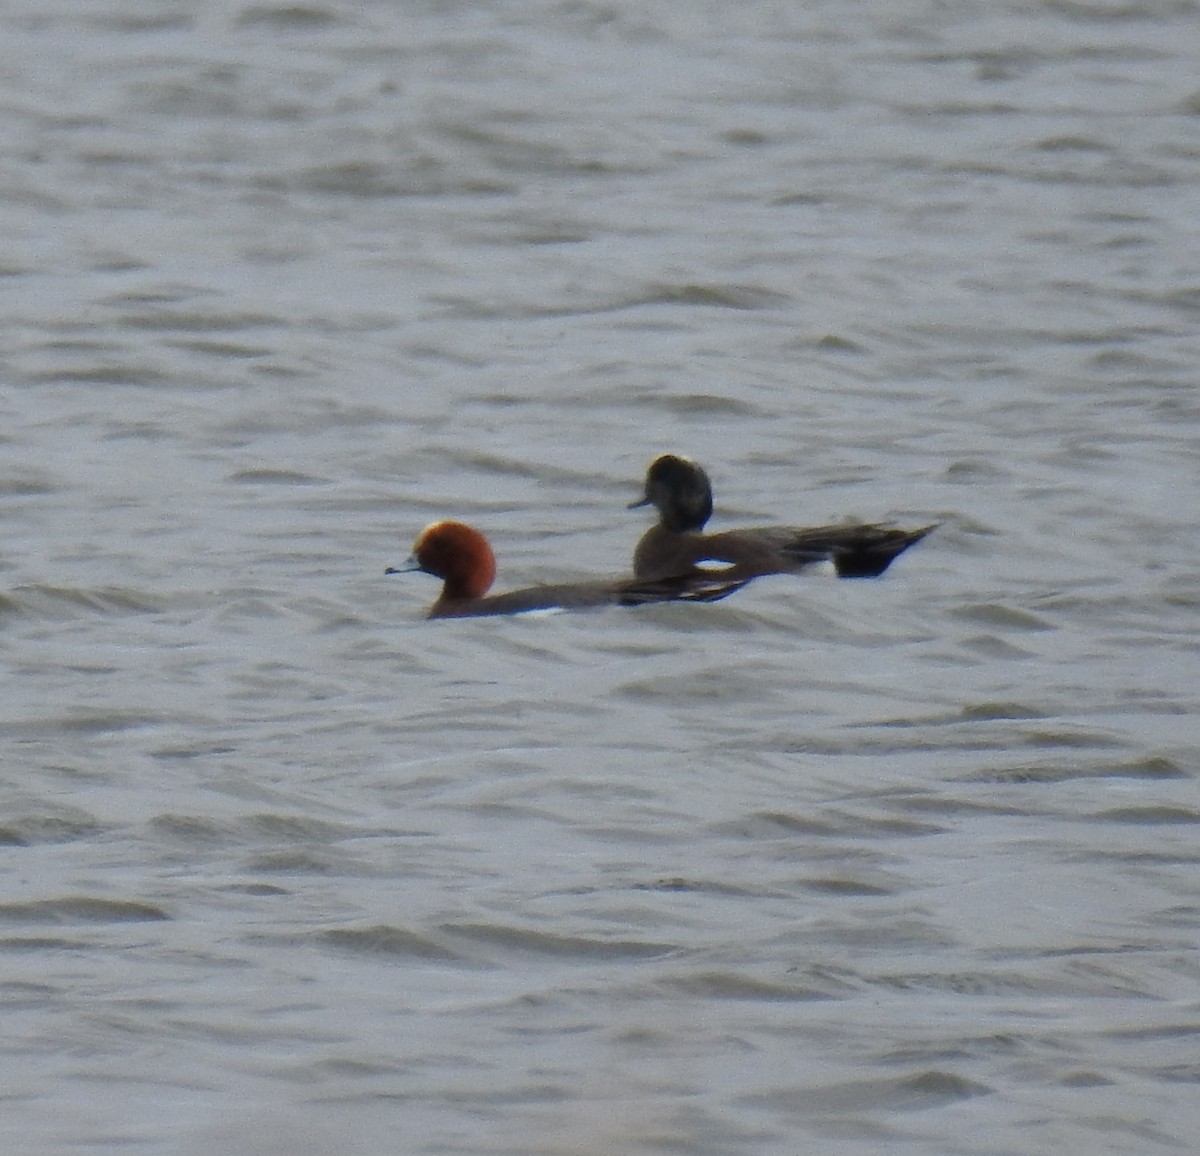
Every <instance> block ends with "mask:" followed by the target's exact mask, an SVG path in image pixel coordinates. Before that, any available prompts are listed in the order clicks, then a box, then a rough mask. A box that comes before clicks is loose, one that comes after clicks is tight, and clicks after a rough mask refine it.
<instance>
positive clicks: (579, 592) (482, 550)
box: [385, 522, 748, 618]
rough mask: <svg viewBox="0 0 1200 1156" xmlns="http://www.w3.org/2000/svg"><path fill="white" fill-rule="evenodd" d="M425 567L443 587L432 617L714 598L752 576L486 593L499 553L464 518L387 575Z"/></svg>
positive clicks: (428, 537) (427, 533)
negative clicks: (440, 580) (439, 580)
mask: <svg viewBox="0 0 1200 1156" xmlns="http://www.w3.org/2000/svg"><path fill="white" fill-rule="evenodd" d="M411 570H423V571H424V572H425V573H426V574H432V575H433V576H434V577H435V578H441V579H442V592H441V594H440V595H439V596H438V599H437V601H436V602H435V603H434V604H433V605H432V606H431V607H430V608H429V615H428V617H430V618H469V617H480V616H483V615H491V614H520V613H522V612H524V611H526V610H552V609H569V610H580V609H585V608H587V607H593V606H641V605H644V604H645V603H648V602H716V601H718V600H719V599H721V598H725V597H727V596H728V595H730V594H732V593H734V591H736V590H740V589H741V588H742V587H743V586H745V585H746V582H747V581H748V579H732V580H731V579H729V578H726V577H724V576H722V575H713V574H705V573H703V572H702V571H698V572H697V573H695V574H690V575H684V576H677V575H671V576H668V577H666V578H618V579H615V580H612V581H604V580H599V581H592V582H565V583H557V584H555V585H545V586H530V587H527V588H525V589H522V590H510V591H508V592H507V593H505V594H490V595H489V594H488V590H490V589H491V586H492V582H493V581H494V580H495V577H496V556H495V555H494V554H493V553H492V547H491V546H490V545H489V544H488V540H487V539H486V538H485V537H484V536H483V535H482V534H481V533H480V532H479V531H478V530H476V529H473V528H472V527H471V526H467V525H464V524H463V523H462V522H434V523H433V525H431V526H426V527H425V529H424V530H422V531H421V533H420V534H419V535H418V536H417V540H416V542H414V543H413V552H412V557H411V558H409V560H408V561H407V562H406V563H405V564H404V565H403V566H389V567H388V569H387V570H386V571H385V573H387V574H402V573H405V572H407V571H411Z"/></svg>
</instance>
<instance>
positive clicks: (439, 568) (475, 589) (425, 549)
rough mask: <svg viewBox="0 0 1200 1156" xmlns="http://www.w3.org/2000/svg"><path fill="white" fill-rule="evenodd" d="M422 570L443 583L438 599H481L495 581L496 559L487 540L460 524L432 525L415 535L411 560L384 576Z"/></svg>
mask: <svg viewBox="0 0 1200 1156" xmlns="http://www.w3.org/2000/svg"><path fill="white" fill-rule="evenodd" d="M407 570H423V571H424V572H425V573H426V574H432V575H433V576H434V577H435V578H441V579H442V581H443V582H444V583H445V587H444V588H443V590H442V597H443V598H447V599H460V598H482V597H483V596H484V595H485V594H486V593H487V592H488V590H490V589H491V585H492V583H493V582H494V581H495V579H496V556H495V554H493V553H492V548H491V546H490V545H488V540H487V539H486V538H485V537H484V536H483V535H482V534H481V533H480V532H479V531H478V530H476V529H474V528H473V527H471V526H467V525H465V524H464V523H462V522H434V523H433V524H432V525H430V526H426V527H425V529H424V530H422V531H421V532H420V534H418V535H417V540H416V541H415V542H414V543H413V551H412V557H411V558H409V560H408V561H407V562H406V563H405V564H404V565H403V566H396V567H389V569H388V570H387V573H388V574H400V573H403V572H404V571H407Z"/></svg>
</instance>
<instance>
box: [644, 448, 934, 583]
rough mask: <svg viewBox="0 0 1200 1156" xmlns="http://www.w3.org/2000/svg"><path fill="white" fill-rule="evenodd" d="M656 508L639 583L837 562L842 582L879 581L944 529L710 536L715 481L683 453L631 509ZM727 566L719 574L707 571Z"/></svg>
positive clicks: (850, 526) (660, 466)
mask: <svg viewBox="0 0 1200 1156" xmlns="http://www.w3.org/2000/svg"><path fill="white" fill-rule="evenodd" d="M641 506H653V507H654V508H655V509H656V510H658V514H659V521H658V524H657V525H655V526H652V527H651V528H650V529H649V530H647V531H646V533H645V534H643V535H642V538H641V540H640V541H639V542H638V544H637V547H636V549H635V550H634V553H633V573H634V575H635V577H637V578H639V579H648V580H655V579H665V578H668V577H686V576H689V575H694V574H696V573H697V572H700V573H708V574H709V575H710V576H711V577H713V578H714V579H715V578H721V579H725V580H731V581H733V580H742V579H746V580H749V579H750V578H753V577H757V576H759V575H763V574H791V573H796V572H797V571H799V570H803V569H804V568H805V567H807V566H811V565H813V564H815V563H817V562H832V563H833V566H834V569H835V570H836V571H837V575H838V577H839V578H877V577H879V575H881V574H882V573H883V572H884V571H885V570H887V568H888V567H889V566H890V565H891V564H892V562H893V561H895V559H896V558H897V557H898V556H899V555H900V554H902V553H904V551H905V550H907V549H908V548H909V547H910V546H914V545H916V543H918V542H919V541H921V539H922V538H924V537H925V536H926V535H927V534H931V533H932V532H933V531H934V530H936V529H937V527H938V525H939V523H937V522H934V523H932V524H930V525H928V526H921V527H919V528H918V529H915V530H899V529H894V528H892V527H890V526H881V525H870V524H865V523H856V522H846V523H844V524H841V525H831V526H811V527H801V526H754V527H750V528H747V529H744V530H724V531H722V532H719V533H715V534H707V533H705V532H704V526H705V523H707V521H708V519H709V518H710V517H711V516H712V512H713V499H712V483H711V482H710V481H709V478H708V474H707V473H706V472H705V470H704V468H703V467H702V466H700V465H699V464H698V463H696V462H694V461H692V460H691V458H686V457H683V456H681V455H679V454H662V455H661V456H660V457H657V458H655V459H654V461H653V462H651V463H650V467H649V469H648V470H647V471H646V481H645V486H644V489H643V492H642V496H641V497H640V498H639V499H638V500H637V501H634V502H630V503H629V509H631V510H635V509H638V508H639V507H641ZM705 563H708V564H712V563H723V564H724V566H725V568H724V569H720V570H713V569H711V568H710V569H708V570H707V571H704V570H702V569H701V566H702V565H703V564H705Z"/></svg>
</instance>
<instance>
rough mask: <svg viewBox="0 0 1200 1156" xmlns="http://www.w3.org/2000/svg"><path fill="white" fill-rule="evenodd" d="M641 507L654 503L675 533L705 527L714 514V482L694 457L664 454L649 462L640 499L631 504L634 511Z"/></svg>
mask: <svg viewBox="0 0 1200 1156" xmlns="http://www.w3.org/2000/svg"><path fill="white" fill-rule="evenodd" d="M638 506H653V507H654V508H655V509H656V510H658V512H659V515H660V516H661V518H662V524H663V526H664V528H665V529H667V530H670V531H671V532H672V533H682V532H684V531H686V530H702V529H703V528H704V523H705V522H707V521H708V519H709V518H710V517H712V509H713V505H712V484H711V483H710V482H709V480H708V474H706V473H705V472H704V469H703V467H701V466H698V465H697V464H696V463H695V462H694V461H692V459H691V458H685V457H681V456H679V455H678V454H663V455H662V457H659V458H655V459H654V461H652V462H651V463H650V468H649V469H648V470H647V471H646V488H645V491H644V493H643V494H642V496H641V498H639V499H638V500H637V501H636V502H631V503H630V504H629V508H630V509H631V510H634V509H636V508H637V507H638Z"/></svg>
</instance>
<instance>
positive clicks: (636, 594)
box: [618, 572, 751, 606]
mask: <svg viewBox="0 0 1200 1156" xmlns="http://www.w3.org/2000/svg"><path fill="white" fill-rule="evenodd" d="M750 581H751V579H749V578H738V579H729V578H722V577H721V576H720V575H719V574H714V575H708V574H704V573H702V572H698V573H695V574H687V575H683V576H681V577H677V578H655V579H644V578H639V579H637V580H636V581H631V582H627V583H625V584H624V586H623V587H622V588H621V592H620V594H619V596H618V601H619V602H620V604H621V605H622V606H645V605H646V604H648V603H653V602H720V601H721V599H722V598H728V597H729V596H730V595H731V594H736V593H737V592H738V591H739V590H741V588H742V587H743V586H748V585H749V584H750Z"/></svg>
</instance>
